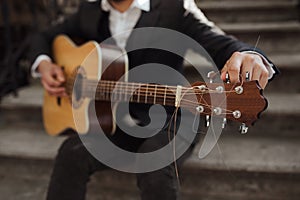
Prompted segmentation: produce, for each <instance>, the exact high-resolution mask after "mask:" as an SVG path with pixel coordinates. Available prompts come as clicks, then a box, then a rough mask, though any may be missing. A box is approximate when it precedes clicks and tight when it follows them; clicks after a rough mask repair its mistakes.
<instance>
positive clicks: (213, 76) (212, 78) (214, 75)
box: [207, 71, 217, 83]
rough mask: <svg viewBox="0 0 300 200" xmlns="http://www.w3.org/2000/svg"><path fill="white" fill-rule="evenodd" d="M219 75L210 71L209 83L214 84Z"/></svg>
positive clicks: (208, 75) (208, 74)
mask: <svg viewBox="0 0 300 200" xmlns="http://www.w3.org/2000/svg"><path fill="white" fill-rule="evenodd" d="M216 75H217V73H216V72H215V71H210V72H208V73H207V78H208V79H209V83H213V82H214V80H215V78H216Z"/></svg>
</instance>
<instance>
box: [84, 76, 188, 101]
mask: <svg viewBox="0 0 300 200" xmlns="http://www.w3.org/2000/svg"><path fill="white" fill-rule="evenodd" d="M82 88H83V90H82V91H83V95H84V96H88V97H94V98H95V100H99V101H129V102H135V103H144V104H160V105H166V106H174V105H175V102H176V89H177V87H176V86H167V85H157V84H144V83H128V82H115V81H105V80H102V81H100V82H99V83H98V84H96V82H95V81H85V82H84V83H83V85H82ZM184 89H187V88H184Z"/></svg>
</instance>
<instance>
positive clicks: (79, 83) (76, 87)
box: [74, 74, 84, 102]
mask: <svg viewBox="0 0 300 200" xmlns="http://www.w3.org/2000/svg"><path fill="white" fill-rule="evenodd" d="M83 79H84V77H83V75H82V74H78V75H77V78H76V82H75V85H74V97H75V100H76V101H77V102H78V101H79V100H80V99H81V97H82V82H83Z"/></svg>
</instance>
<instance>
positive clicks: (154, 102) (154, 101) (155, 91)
mask: <svg viewBox="0 0 300 200" xmlns="http://www.w3.org/2000/svg"><path fill="white" fill-rule="evenodd" d="M156 93H157V85H155V90H154V100H153V104H156Z"/></svg>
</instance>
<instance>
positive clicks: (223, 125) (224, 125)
mask: <svg viewBox="0 0 300 200" xmlns="http://www.w3.org/2000/svg"><path fill="white" fill-rule="evenodd" d="M226 125H227V119H226V118H223V122H222V129H224V128H225V127H226Z"/></svg>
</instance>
